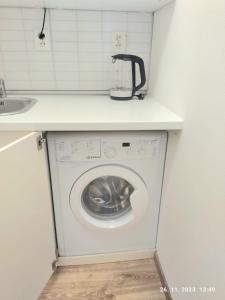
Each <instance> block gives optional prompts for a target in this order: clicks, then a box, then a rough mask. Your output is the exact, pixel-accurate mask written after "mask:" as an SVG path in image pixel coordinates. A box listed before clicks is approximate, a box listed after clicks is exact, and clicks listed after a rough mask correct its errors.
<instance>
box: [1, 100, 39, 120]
mask: <svg viewBox="0 0 225 300" xmlns="http://www.w3.org/2000/svg"><path fill="white" fill-rule="evenodd" d="M36 102H37V100H36V99H32V98H25V97H24V98H23V97H5V98H0V116H5V115H14V114H20V113H23V112H25V111H28V110H29V109H31V107H32V106H34V105H35V103H36Z"/></svg>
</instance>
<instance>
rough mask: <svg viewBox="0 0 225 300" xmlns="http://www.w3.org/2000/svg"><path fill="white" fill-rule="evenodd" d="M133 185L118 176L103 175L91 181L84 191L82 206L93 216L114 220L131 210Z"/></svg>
mask: <svg viewBox="0 0 225 300" xmlns="http://www.w3.org/2000/svg"><path fill="white" fill-rule="evenodd" d="M133 191H134V188H133V186H132V185H131V184H130V183H129V182H128V181H126V180H125V179H123V178H121V177H117V176H102V177H98V178H96V179H94V180H93V181H91V182H90V183H89V184H88V185H87V186H86V188H85V189H84V191H83V193H82V199H81V201H82V206H83V208H84V209H85V211H86V212H87V213H88V214H90V215H91V216H92V217H94V218H96V219H99V220H113V219H116V218H119V217H121V216H123V215H125V214H126V213H128V212H129V211H130V210H131V203H130V195H131V194H132V193H133Z"/></svg>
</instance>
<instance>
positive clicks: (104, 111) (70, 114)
mask: <svg viewBox="0 0 225 300" xmlns="http://www.w3.org/2000/svg"><path fill="white" fill-rule="evenodd" d="M26 97H31V98H36V99H37V100H38V102H37V103H36V104H35V106H33V107H32V108H31V109H30V110H29V111H27V112H25V113H21V114H16V115H10V116H0V130H28V131H72V130H74V131H94V130H102V131H104V130H179V129H182V126H183V120H182V119H181V118H180V117H179V116H177V115H176V114H174V113H173V112H172V111H170V110H169V109H167V108H166V107H164V106H163V105H161V104H160V103H159V102H157V101H155V100H154V99H153V98H150V97H149V96H147V97H146V98H145V99H144V100H141V101H140V100H132V101H113V100H111V99H110V98H109V96H106V95H26Z"/></svg>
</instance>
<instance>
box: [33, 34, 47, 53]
mask: <svg viewBox="0 0 225 300" xmlns="http://www.w3.org/2000/svg"><path fill="white" fill-rule="evenodd" d="M39 33H40V31H35V33H34V34H35V49H36V50H38V51H49V50H51V44H50V33H49V31H46V30H45V31H44V34H45V38H44V39H43V40H42V39H39V37H38V35H39Z"/></svg>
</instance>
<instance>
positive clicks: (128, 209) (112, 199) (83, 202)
mask: <svg viewBox="0 0 225 300" xmlns="http://www.w3.org/2000/svg"><path fill="white" fill-rule="evenodd" d="M70 206H71V210H72V212H73V214H74V217H75V218H76V220H78V221H79V222H81V223H82V224H85V225H87V226H89V227H91V228H93V229H108V230H116V229H121V227H127V226H131V225H135V224H136V223H137V222H138V221H139V220H140V219H141V218H142V217H143V215H144V214H145V213H146V210H147V209H148V206H149V194H148V191H147V187H146V185H145V183H144V181H143V179H142V178H141V177H140V176H139V175H137V174H136V173H135V172H134V171H132V170H130V169H128V168H125V167H121V166H117V165H104V166H99V167H95V168H93V169H90V170H88V171H87V172H85V173H83V174H82V175H81V176H80V177H79V178H78V179H77V180H76V181H75V182H74V184H73V186H72V189H71V192H70Z"/></svg>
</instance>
